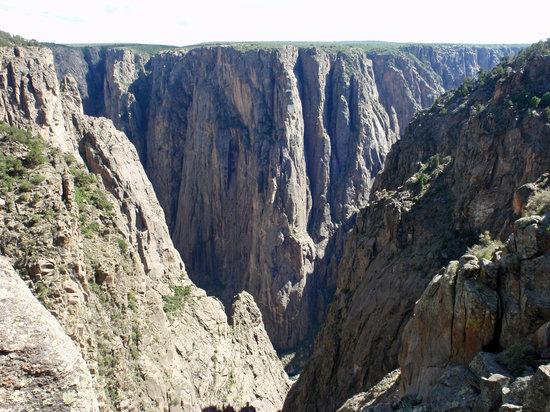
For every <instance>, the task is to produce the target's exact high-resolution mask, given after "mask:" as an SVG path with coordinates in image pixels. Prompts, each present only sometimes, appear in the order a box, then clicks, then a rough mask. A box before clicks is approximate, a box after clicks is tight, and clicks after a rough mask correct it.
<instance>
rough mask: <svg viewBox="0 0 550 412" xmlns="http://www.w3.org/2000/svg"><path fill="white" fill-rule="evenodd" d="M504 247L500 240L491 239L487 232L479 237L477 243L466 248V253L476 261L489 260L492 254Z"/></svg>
mask: <svg viewBox="0 0 550 412" xmlns="http://www.w3.org/2000/svg"><path fill="white" fill-rule="evenodd" d="M502 247H504V243H502V242H501V241H500V240H497V239H492V238H491V234H490V233H489V232H488V231H485V232H483V233H482V234H481V235H480V236H479V243H478V244H477V245H474V246H472V247H470V248H468V253H470V254H472V255H474V256H476V257H477V258H478V259H487V260H491V259H492V258H493V253H495V252H496V251H497V250H499V249H501V248H502Z"/></svg>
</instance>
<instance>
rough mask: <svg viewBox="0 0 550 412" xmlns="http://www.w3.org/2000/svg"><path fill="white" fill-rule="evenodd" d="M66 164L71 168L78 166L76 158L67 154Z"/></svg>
mask: <svg viewBox="0 0 550 412" xmlns="http://www.w3.org/2000/svg"><path fill="white" fill-rule="evenodd" d="M64 158H65V163H67V164H68V165H69V166H72V165H74V164H76V157H74V156H73V155H72V154H70V153H67V154H66V155H65V156H64Z"/></svg>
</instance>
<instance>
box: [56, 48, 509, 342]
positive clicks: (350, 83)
mask: <svg viewBox="0 0 550 412" xmlns="http://www.w3.org/2000/svg"><path fill="white" fill-rule="evenodd" d="M518 50H519V49H518V48H512V47H507V46H502V47H495V48H488V47H475V46H472V47H466V46H403V47H401V48H396V49H395V50H377V49H374V50H362V49H357V48H355V49H354V48H351V47H343V48H342V50H339V49H336V50H332V49H330V48H323V47H297V46H291V45H289V46H286V45H282V46H280V47H274V48H262V46H261V45H251V46H248V47H246V46H242V47H241V48H239V46H235V47H231V46H229V47H198V48H195V49H191V50H186V51H166V52H163V53H160V54H156V55H153V56H149V55H147V54H145V53H140V52H138V51H133V50H130V49H108V48H85V49H74V48H67V47H62V46H58V47H53V51H54V57H55V60H56V69H57V71H58V74H59V76H60V78H62V77H63V76H65V75H67V74H70V75H72V76H73V77H74V78H75V79H76V80H77V83H78V85H79V90H80V93H81V95H82V96H83V104H84V110H85V112H87V113H88V114H91V115H101V116H105V117H107V118H110V119H112V120H113V123H114V124H115V126H116V127H117V128H119V129H120V130H122V131H124V132H125V133H126V134H127V135H128V137H129V138H130V140H131V141H132V142H133V143H134V144H135V146H136V148H137V150H138V153H139V155H140V159H141V161H142V163H143V165H144V168H145V171H146V173H147V174H148V177H149V178H150V180H151V183H152V184H153V187H154V189H155V192H156V194H157V197H158V199H159V202H160V204H161V206H162V207H163V209H164V212H165V216H166V219H167V223H168V227H169V230H170V233H171V236H172V239H173V241H174V245H175V247H176V248H177V249H178V251H179V252H180V253H181V255H182V258H183V260H184V262H185V263H186V265H187V267H188V270H189V272H190V276H191V278H192V279H193V281H194V282H196V283H197V284H198V285H199V286H200V287H203V288H205V289H206V290H207V291H208V292H209V293H212V294H214V295H215V296H217V297H219V298H220V299H221V300H222V302H224V304H225V305H226V306H230V305H231V302H232V299H233V296H235V294H237V293H239V292H240V291H242V290H246V291H248V292H249V293H251V294H252V296H253V297H254V299H255V301H256V302H257V304H258V306H259V308H260V311H261V312H262V314H263V319H264V322H265V325H266V329H267V331H268V334H269V336H270V338H271V340H272V342H273V344H274V346H275V347H276V348H277V349H278V350H282V351H285V350H293V349H295V348H296V347H299V346H300V344H302V343H304V342H307V341H311V339H312V337H313V336H314V334H315V332H316V330H317V328H318V326H319V324H320V323H321V322H322V319H323V317H324V313H325V311H326V307H327V304H328V303H329V302H330V299H331V296H332V293H333V291H334V288H335V282H336V280H335V278H334V277H330V276H327V275H328V274H330V273H331V272H330V271H329V270H327V268H326V264H325V259H324V257H325V254H327V253H326V252H327V249H328V250H330V255H331V256H332V255H333V254H337V255H338V252H337V251H339V250H340V249H341V245H340V243H341V241H340V239H341V238H342V237H343V233H344V232H345V231H346V230H348V229H349V228H350V227H351V226H352V224H353V221H354V219H355V215H356V213H357V212H358V211H359V210H361V209H362V208H363V207H364V206H365V205H366V204H367V201H368V195H369V192H370V188H371V186H372V181H373V179H374V176H376V174H377V173H378V172H379V171H380V170H381V169H382V167H383V164H384V159H385V157H386V155H387V153H388V151H389V150H390V148H391V146H392V145H393V144H394V143H395V142H396V141H397V140H398V138H399V136H400V134H401V132H402V131H403V130H404V128H405V126H406V125H407V124H408V122H409V121H410V120H411V118H412V117H413V115H414V114H415V113H416V112H417V111H418V110H420V109H422V108H425V107H429V106H431V105H432V104H433V102H434V101H435V99H436V98H437V97H438V96H439V95H440V94H442V93H443V92H444V91H445V90H447V89H450V88H454V87H457V86H459V85H460V84H461V83H462V81H463V80H464V79H465V78H468V77H475V76H477V73H478V71H479V70H487V69H490V68H492V67H493V66H495V65H496V64H497V63H498V62H499V60H500V59H501V58H504V57H505V56H511V55H513V54H515V53H517V51H518Z"/></svg>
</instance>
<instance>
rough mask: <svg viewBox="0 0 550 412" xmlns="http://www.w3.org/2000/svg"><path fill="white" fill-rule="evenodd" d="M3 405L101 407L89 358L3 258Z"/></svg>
mask: <svg viewBox="0 0 550 412" xmlns="http://www.w3.org/2000/svg"><path fill="white" fill-rule="evenodd" d="M0 277H1V279H2V284H1V287H0V310H2V314H3V315H2V317H1V318H0V409H2V410H6V411H7V410H11V411H23V410H42V411H76V410H78V411H98V410H99V408H98V404H97V397H96V394H95V392H94V388H93V385H92V377H91V376H90V371H89V370H88V368H87V366H86V362H85V361H84V359H83V358H82V355H81V354H80V352H79V351H78V348H77V347H76V346H75V344H74V342H73V341H72V340H71V339H70V338H69V337H68V336H67V335H66V334H65V332H64V331H63V329H62V327H61V325H60V324H59V322H58V321H57V320H56V319H55V318H54V317H53V316H52V314H51V313H49V312H48V311H47V310H46V309H45V308H44V306H42V305H41V304H40V302H38V301H37V300H36V298H35V297H34V296H33V295H32V294H31V292H30V291H29V289H28V288H27V286H26V285H25V283H24V282H23V281H22V280H21V278H20V277H19V276H18V275H17V273H16V272H15V271H14V270H13V267H12V266H11V264H10V263H9V262H8V261H7V260H6V259H5V258H3V257H0Z"/></svg>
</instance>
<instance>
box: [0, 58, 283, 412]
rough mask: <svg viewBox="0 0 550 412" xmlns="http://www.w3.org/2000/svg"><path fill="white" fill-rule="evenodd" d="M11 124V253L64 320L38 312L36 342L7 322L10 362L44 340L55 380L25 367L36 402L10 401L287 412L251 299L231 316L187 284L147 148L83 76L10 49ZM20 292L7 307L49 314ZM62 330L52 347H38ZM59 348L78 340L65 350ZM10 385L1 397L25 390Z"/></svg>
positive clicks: (2, 212) (5, 245) (4, 128)
mask: <svg viewBox="0 0 550 412" xmlns="http://www.w3.org/2000/svg"><path fill="white" fill-rule="evenodd" d="M0 120H1V121H3V122H7V123H9V124H10V125H11V126H8V125H6V124H2V125H1V126H0V146H1V149H2V150H1V156H0V178H1V182H0V193H1V194H0V200H1V202H0V220H1V221H2V226H1V228H0V251H1V253H2V255H4V256H5V257H6V258H7V260H8V261H9V264H11V265H13V267H14V268H15V269H16V270H17V272H18V274H19V275H20V276H21V278H22V279H23V280H24V281H25V282H26V284H27V286H28V288H29V289H30V290H31V291H32V292H33V293H34V295H35V296H37V297H38V299H39V300H41V302H42V303H43V305H44V306H45V307H46V308H47V309H48V310H49V312H50V313H52V314H53V315H54V316H55V318H56V319H57V322H59V323H58V324H57V323H56V322H54V321H53V320H52V318H51V316H49V317H48V316H47V315H46V314H45V309H44V308H40V309H37V310H38V311H39V312H40V316H39V317H37V318H33V323H32V325H31V326H32V327H33V328H36V332H32V333H30V331H31V330H29V334H28V335H25V334H19V332H18V331H19V330H20V328H21V325H20V324H19V322H20V320H21V318H11V317H8V318H6V319H3V321H2V324H1V325H0V326H1V327H0V333H1V334H2V336H6V334H7V336H10V335H11V334H18V335H19V336H18V339H19V340H16V341H14V343H13V345H12V346H9V345H8V346H9V347H6V348H4V347H3V348H2V353H1V355H2V356H0V357H1V358H2V360H1V361H2V362H3V364H4V363H5V362H6V356H7V357H12V358H13V359H17V357H18V356H19V357H24V356H25V353H24V352H22V350H27V351H29V350H31V348H32V347H33V346H32V345H34V346H35V347H36V348H37V349H36V353H35V355H33V356H36V360H37V363H36V367H37V368H42V367H43V370H44V373H45V374H50V373H51V376H52V378H53V380H50V381H48V385H49V386H44V385H43V384H41V383H40V382H39V379H41V378H40V376H41V375H40V373H38V374H32V371H29V370H27V369H25V365H21V367H20V368H19V370H18V369H17V368H18V364H14V366H13V371H12V370H11V369H10V370H8V371H7V372H8V373H12V372H13V374H12V375H11V376H8V378H10V379H12V378H13V377H14V376H15V379H19V377H20V376H21V373H20V370H23V371H25V370H26V371H27V372H26V373H31V375H32V376H31V377H30V378H29V377H28V375H27V378H26V379H30V380H27V382H26V383H25V385H26V386H23V387H22V388H24V389H25V390H30V391H33V392H32V393H36V394H37V396H35V397H32V396H31V397H27V396H26V394H27V393H28V392H24V394H25V395H24V396H22V397H19V398H14V399H12V398H7V399H8V400H7V402H8V403H7V404H6V405H4V404H2V405H0V406H1V407H6V408H12V409H13V408H15V409H17V408H22V407H23V405H24V409H26V410H28V409H32V408H35V409H41V410H43V409H44V408H46V409H47V408H50V409H51V410H77V409H78V410H81V408H79V407H77V406H76V405H80V404H81V403H82V402H85V403H87V405H88V407H89V408H90V409H91V410H94V409H96V407H95V406H94V405H95V403H94V402H97V403H98V404H99V407H100V409H102V410H107V409H109V408H116V409H117V410H136V409H140V410H151V409H154V410H170V411H178V410H179V411H183V410H185V411H187V410H199V409H200V408H203V407H207V406H209V405H221V404H222V403H226V404H227V403H229V404H232V405H233V406H236V407H238V406H244V405H246V404H247V403H248V402H249V403H250V404H251V405H253V406H255V407H256V408H258V409H259V410H273V411H274V410H277V409H279V408H280V407H281V404H282V402H283V399H284V396H285V394H286V391H287V390H288V380H287V377H286V375H285V373H284V371H283V369H282V365H281V364H280V362H279V360H278V358H277V356H276V354H275V352H274V350H273V347H272V346H271V343H270V342H269V338H268V336H267V334H266V332H265V330H264V328H263V323H262V317H261V314H260V312H259V310H258V308H257V307H256V305H255V303H254V301H253V299H252V298H251V296H250V295H248V294H247V293H244V292H243V293H241V294H240V295H239V296H238V297H237V299H236V300H235V303H234V305H233V308H232V310H231V315H230V317H229V319H228V318H227V316H226V314H225V312H224V309H223V306H222V305H221V304H220V302H219V301H217V300H216V299H213V298H211V297H208V296H206V294H205V293H204V291H202V290H200V289H198V288H197V287H195V286H194V284H193V283H192V282H191V281H190V280H189V278H188V276H187V274H186V271H185V268H184V266H183V263H182V261H181V259H180V257H179V254H178V252H177V251H176V250H175V249H174V247H173V245H172V242H171V239H170V237H169V234H168V229H167V226H166V223H165V220H164V214H163V211H162V209H161V208H160V206H159V204H158V202H157V200H156V198H155V194H154V191H153V188H152V186H151V184H150V182H149V180H148V178H147V177H146V175H145V172H144V170H143V168H142V166H141V164H140V162H139V159H138V156H137V153H136V150H135V148H134V147H133V146H132V144H131V143H130V141H129V140H128V139H127V137H126V136H125V135H124V133H122V132H120V131H117V130H116V129H115V127H114V126H113V123H112V122H111V121H110V120H106V119H102V118H91V117H88V116H86V115H84V114H83V113H82V100H81V98H80V95H79V93H78V85H77V83H76V81H75V80H74V79H73V78H70V77H66V78H64V79H63V80H62V83H61V84H60V83H59V82H58V80H57V77H56V73H55V68H54V61H53V56H52V53H51V51H50V50H48V49H45V48H1V49H0ZM17 127H24V128H29V129H30V130H32V133H31V132H25V131H23V130H21V129H19V128H17ZM33 133H34V134H37V135H39V136H36V135H33ZM2 262H4V260H3V261H2ZM2 264H3V265H4V263H2ZM9 264H8V263H6V264H5V265H6V266H8V269H6V270H4V269H3V270H2V276H3V277H6V276H7V278H6V279H8V278H9V276H11V277H13V272H10V269H9ZM3 267H4V266H2V268H3ZM10 282H11V281H10ZM11 284H12V283H7V281H6V282H4V281H3V282H2V284H1V285H0V292H1V296H2V299H5V296H6V295H7V296H8V298H9V299H15V300H16V302H17V304H18V305H19V306H21V305H23V304H25V302H29V303H28V305H29V308H30V307H33V305H34V306H36V307H38V306H39V305H38V303H36V301H32V299H31V298H30V297H29V294H28V291H25V290H24V287H23V284H22V283H21V282H17V283H16V286H14V287H13V288H12V287H11ZM14 285H15V284H14ZM15 287H17V288H18V290H19V291H20V293H19V292H18V295H16V296H15V298H13V297H10V296H12V291H13V290H14V288H15ZM1 304H4V300H2V303H1ZM19 306H18V307H19ZM59 325H61V327H60V326H59ZM48 334H49V335H48ZM52 335H53V338H52V341H51V346H49V347H47V349H48V350H49V352H44V349H45V342H40V341H38V340H39V339H40V337H41V336H52ZM67 335H68V336H69V337H70V338H71V339H72V341H73V342H74V343H75V345H76V347H77V348H78V351H79V352H80V354H78V353H75V348H74V347H73V346H71V344H69V343H68V342H70V341H71V339H69V338H68V337H67ZM26 336H28V340H29V342H28V343H22V346H18V342H20V341H21V339H23V338H25V337H26ZM56 342H61V343H63V342H65V343H66V344H67V352H66V353H62V355H63V356H61V355H60V351H61V350H62V348H58V347H56V346H55V344H56ZM23 346H24V347H23ZM21 347H22V348H23V349H21ZM33 353H34V352H33ZM55 362H58V363H57V364H56V363H55ZM84 362H85V365H87V368H88V371H89V372H88V371H85V370H82V366H83V365H84ZM42 365H44V366H42ZM57 365H59V366H57ZM53 368H56V369H55V372H50V370H52V369H53ZM62 368H65V370H68V371H75V373H76V372H78V373H79V375H75V376H74V377H75V378H76V377H78V376H82V379H80V380H78V382H77V384H76V386H75V385H74V383H72V382H71V381H69V380H68V378H67V377H66V376H63V375H62V376H60V377H59V376H58V375H59V374H62V372H63V370H64V369H62ZM71 368H72V369H71ZM4 372H5V371H4V370H3V372H2V373H4ZM56 374H57V375H56ZM10 379H6V380H2V383H1V384H0V391H1V392H2V393H5V391H8V392H9V391H11V390H12V389H13V388H12V387H10V385H16V384H17V383H13V381H12V380H10ZM90 382H93V387H92V386H91V385H90ZM33 385H34V386H38V387H40V388H41V389H40V391H43V392H34V389H33V387H34V386H33ZM67 385H70V388H67ZM71 391H72V392H73V393H71ZM65 392H66V393H65ZM74 392H76V394H75V393H74ZM94 392H95V394H97V395H95V396H96V400H95V401H93V400H90V397H93V396H94V395H93V393H94ZM43 394H44V396H42V395H43ZM50 398H51V399H53V402H52V401H51V400H49V399H50ZM4 399H5V398H4V397H2V402H4ZM83 399H84V400H83ZM10 402H11V403H10ZM46 402H49V403H46ZM62 402H64V404H63V403H62ZM48 405H49V406H48ZM71 405H72V406H71Z"/></svg>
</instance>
